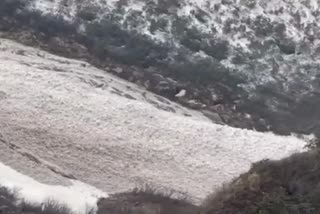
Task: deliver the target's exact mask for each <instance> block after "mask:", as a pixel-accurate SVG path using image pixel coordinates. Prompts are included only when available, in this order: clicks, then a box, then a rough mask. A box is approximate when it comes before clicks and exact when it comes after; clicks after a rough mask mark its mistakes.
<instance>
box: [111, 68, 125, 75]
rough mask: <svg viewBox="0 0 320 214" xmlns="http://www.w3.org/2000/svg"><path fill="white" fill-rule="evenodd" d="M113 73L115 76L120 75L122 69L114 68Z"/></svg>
mask: <svg viewBox="0 0 320 214" xmlns="http://www.w3.org/2000/svg"><path fill="white" fill-rule="evenodd" d="M113 71H114V72H116V73H117V74H121V73H122V72H123V69H122V68H120V67H116V68H114V69H113Z"/></svg>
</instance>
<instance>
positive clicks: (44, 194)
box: [0, 163, 107, 214]
mask: <svg viewBox="0 0 320 214" xmlns="http://www.w3.org/2000/svg"><path fill="white" fill-rule="evenodd" d="M72 183H73V185H72V186H53V185H45V184H42V183H39V182H38V181H36V180H34V179H32V178H30V177H28V176H25V175H23V174H21V173H19V172H17V171H15V170H13V169H12V168H10V167H8V166H6V165H4V164H2V163H0V186H2V187H6V188H8V189H9V190H11V191H12V192H14V193H15V194H16V195H17V197H18V199H19V200H22V201H24V202H27V203H30V204H36V205H41V204H42V203H45V202H47V201H49V200H53V201H55V202H57V203H59V204H61V205H63V206H64V205H66V206H67V207H68V208H70V209H71V210H72V211H73V212H74V213H75V214H87V213H88V212H89V211H90V210H92V211H96V210H97V200H98V199H99V198H102V197H107V194H106V193H103V192H102V191H99V190H97V189H96V188H94V187H92V186H89V185H87V184H84V183H82V182H79V181H72Z"/></svg>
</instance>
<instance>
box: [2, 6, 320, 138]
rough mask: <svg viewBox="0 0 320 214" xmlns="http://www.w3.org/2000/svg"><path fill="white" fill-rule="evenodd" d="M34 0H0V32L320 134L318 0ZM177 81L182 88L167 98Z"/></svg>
mask: <svg viewBox="0 0 320 214" xmlns="http://www.w3.org/2000/svg"><path fill="white" fill-rule="evenodd" d="M37 2H38V1H37V0H29V1H19V0H15V1H2V2H1V3H0V4H1V5H0V6H1V9H0V12H1V13H2V14H3V15H2V16H3V17H4V19H2V20H1V22H0V29H2V32H6V35H7V37H12V38H14V37H16V39H20V40H22V41H27V43H29V44H35V43H37V44H39V43H41V44H43V45H42V46H45V48H46V49H49V50H51V51H54V52H55V53H58V54H62V55H63V54H64V55H67V56H69V57H78V58H81V59H86V60H88V61H90V62H91V63H93V64H95V65H97V66H99V67H102V68H105V67H110V64H114V65H116V67H118V68H119V69H121V72H120V70H119V69H117V70H112V69H111V70H110V69H109V70H108V71H111V72H113V73H115V74H116V75H119V76H120V77H122V78H125V79H127V80H129V81H131V82H135V83H137V84H139V85H141V86H143V87H146V88H147V89H148V90H151V91H154V92H156V93H158V94H160V95H162V96H166V97H168V98H170V99H172V100H176V101H178V102H180V103H182V104H184V105H186V106H189V107H192V108H195V109H199V110H208V111H213V112H215V113H218V114H220V117H221V118H222V120H223V121H224V122H225V123H227V124H229V125H233V126H237V127H242V128H256V129H258V130H261V131H266V130H271V131H274V132H276V133H280V134H290V133H291V132H300V133H306V134H308V133H319V132H320V131H319V128H318V125H317V121H318V119H319V116H318V114H319V113H318V111H319V110H317V109H316V108H313V107H312V106H314V105H317V104H318V101H317V94H318V91H319V90H320V84H319V75H318V71H319V69H320V63H319V62H320V61H319V60H320V58H319V57H320V55H319V53H320V51H319V50H320V49H319V47H318V43H319V41H320V37H319V35H320V34H319V31H320V25H319V24H318V23H319V22H318V20H319V18H320V13H318V12H317V11H318V9H319V8H318V5H317V4H313V3H312V2H309V1H304V2H299V1H296V2H287V1H279V2H276V3H275V2H273V1H262V0H242V1H234V0H230V1H229V0H228V1H222V2H221V3H212V2H211V1H187V0H185V1H158V3H157V2H156V1H153V0H149V1H135V3H134V4H133V3H132V2H130V1H116V2H115V3H110V2H106V4H98V3H97V2H96V1H88V0H82V1H81V2H77V3H75V2H74V1H68V0H66V1H63V2H64V3H63V4H61V5H59V7H50V4H51V3H52V2H53V3H56V2H55V1H51V3H50V2H49V1H48V5H47V8H46V7H45V6H43V5H42V6H39V5H38V4H37ZM52 8H58V9H59V10H58V11H53V9H52ZM41 11H46V13H42V12H41ZM57 14H58V15H57ZM48 26H50V28H49V27H48ZM22 31H24V33H23V35H24V38H21V36H22V33H21V32H22ZM18 32H20V34H19V36H13V34H15V35H17V33H18ZM26 32H32V33H31V34H32V35H29V36H25V35H26ZM18 37H19V38H18ZM31 37H32V38H31ZM111 67H112V66H111ZM181 89H186V90H187V91H188V93H187V94H186V95H185V96H184V97H179V98H177V97H175V95H176V94H177V93H178V92H179V91H180V90H181ZM217 105H219V106H223V110H222V111H221V108H220V107H219V108H217ZM311 105H312V106H311ZM215 109H220V110H219V111H217V110H215ZM303 109H309V111H306V110H303ZM247 115H250V117H248V116H247Z"/></svg>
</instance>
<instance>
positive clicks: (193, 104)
mask: <svg viewBox="0 0 320 214" xmlns="http://www.w3.org/2000/svg"><path fill="white" fill-rule="evenodd" d="M187 106H188V107H190V108H193V109H201V108H202V103H200V102H198V101H196V100H189V101H187Z"/></svg>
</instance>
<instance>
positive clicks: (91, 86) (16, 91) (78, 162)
mask: <svg viewBox="0 0 320 214" xmlns="http://www.w3.org/2000/svg"><path fill="white" fill-rule="evenodd" d="M0 50H1V51H0V92H1V93H2V94H5V96H2V97H3V98H1V99H0V130H1V131H0V132H1V134H2V135H3V136H4V138H5V140H6V141H8V142H11V143H14V144H15V145H18V146H20V147H22V148H24V149H25V150H28V152H29V153H31V154H34V155H37V156H39V157H40V158H42V159H44V160H46V161H48V162H51V163H53V164H54V165H57V166H59V167H60V168H61V169H62V170H64V171H66V172H68V173H69V174H72V175H74V176H75V177H76V178H77V179H79V180H81V181H83V182H85V183H88V184H90V185H94V186H95V187H97V188H99V189H102V190H103V191H106V192H108V193H111V192H116V191H123V190H128V189H129V188H132V187H135V186H137V185H139V184H141V183H145V182H146V183H151V184H154V185H155V186H157V187H159V186H160V187H163V188H173V189H175V190H178V191H182V192H186V193H187V194H189V195H190V197H191V198H192V199H194V200H195V201H197V202H199V201H200V200H201V199H203V198H204V197H206V196H207V194H209V193H211V192H212V189H215V188H217V187H219V186H221V185H222V184H223V183H225V182H228V181H230V180H231V179H232V178H234V177H236V176H238V175H239V174H240V173H243V172H245V171H247V170H248V169H249V168H250V165H251V163H253V162H256V161H259V160H261V159H265V158H270V159H280V158H283V157H286V156H288V155H290V154H292V153H293V152H298V151H303V150H304V147H305V144H306V143H305V141H303V140H301V139H297V138H295V137H293V136H289V137H280V136H276V135H274V134H272V133H259V132H255V131H250V130H243V129H237V128H231V127H228V126H222V125H218V124H214V123H212V122H210V121H209V120H208V119H207V118H204V117H203V115H201V114H200V113H199V112H195V111H191V110H187V109H185V108H183V107H181V106H179V105H177V104H174V103H172V102H170V101H168V100H166V99H164V98H161V99H160V98H159V97H157V96H156V95H154V94H152V93H149V92H146V91H145V90H144V89H142V88H139V87H137V86H135V85H133V84H130V83H128V82H126V81H123V80H120V79H118V78H116V77H114V76H112V75H110V74H108V73H106V72H105V71H102V70H99V69H97V68H94V67H93V66H90V65H87V66H85V67H83V66H81V64H83V62H81V61H77V60H70V59H66V58H62V57H57V56H54V55H51V54H48V53H46V52H43V51H39V50H37V49H33V48H28V47H25V46H23V45H20V44H17V43H15V42H11V41H8V40H2V39H1V41H0ZM17 50H23V51H24V54H17ZM20 52H21V51H20ZM101 85H102V86H101ZM128 97H129V98H128ZM159 100H161V101H159ZM164 109H165V110H166V111H164ZM168 109H169V110H168ZM35 115H36V117H35ZM185 115H187V116H185ZM12 133H14V134H12ZM2 155H4V154H1V151H0V161H1V159H2ZM20 184H21V183H20ZM75 189H77V188H75ZM70 191H71V190H70ZM70 194H71V193H70Z"/></svg>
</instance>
